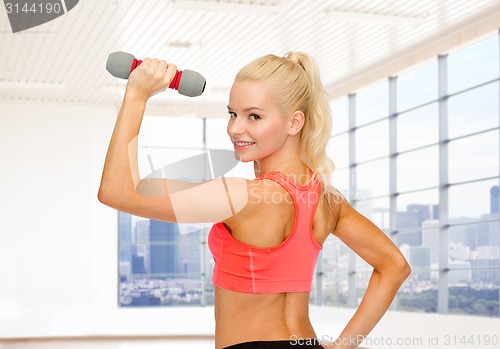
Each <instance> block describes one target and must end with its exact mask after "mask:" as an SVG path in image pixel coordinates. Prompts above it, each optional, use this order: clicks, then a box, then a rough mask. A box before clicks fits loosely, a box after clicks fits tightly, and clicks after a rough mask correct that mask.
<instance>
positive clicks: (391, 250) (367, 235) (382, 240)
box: [332, 199, 406, 270]
mask: <svg viewBox="0 0 500 349" xmlns="http://www.w3.org/2000/svg"><path fill="white" fill-rule="evenodd" d="M332 234H333V235H335V236H337V237H338V238H339V239H340V240H342V241H343V242H344V243H345V244H346V245H347V246H348V247H349V248H351V249H352V250H353V251H354V252H355V253H356V254H357V255H359V256H360V257H361V258H362V259H363V260H365V261H366V262H367V263H368V264H370V265H371V266H373V268H374V269H375V270H382V269H385V268H387V267H389V268H391V267H395V266H397V267H399V266H401V265H402V264H406V260H405V259H404V257H403V255H402V254H401V252H400V251H399V249H398V248H397V247H396V245H395V244H394V243H393V242H392V241H391V239H389V237H388V236H387V235H386V234H385V233H384V232H383V231H382V230H380V229H379V228H378V227H377V226H376V225H375V224H374V223H372V222H371V221H370V220H369V219H367V218H366V217H364V216H363V215H362V214H360V213H359V212H357V211H356V210H355V209H354V208H353V207H352V206H351V205H350V204H349V202H348V201H347V200H345V199H344V200H343V201H342V203H341V208H340V213H339V218H338V221H337V225H336V227H335V229H334V231H333V232H332Z"/></svg>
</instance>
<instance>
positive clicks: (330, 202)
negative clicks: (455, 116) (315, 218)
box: [324, 185, 349, 232]
mask: <svg viewBox="0 0 500 349" xmlns="http://www.w3.org/2000/svg"><path fill="white" fill-rule="evenodd" d="M324 201H325V203H324V205H325V206H326V208H327V210H328V216H329V218H330V222H331V223H330V226H331V228H330V230H329V231H330V232H333V231H334V230H335V228H336V227H337V225H338V222H339V219H340V216H341V214H342V213H343V211H342V207H343V206H344V205H345V204H349V203H348V201H347V200H346V198H345V197H344V195H342V193H341V192H340V191H339V190H338V189H337V188H335V187H334V186H332V185H330V186H329V188H328V191H327V194H326V200H324Z"/></svg>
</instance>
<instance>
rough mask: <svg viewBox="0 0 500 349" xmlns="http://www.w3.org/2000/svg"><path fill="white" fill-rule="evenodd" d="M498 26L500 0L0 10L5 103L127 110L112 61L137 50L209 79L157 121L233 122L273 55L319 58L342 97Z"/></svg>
mask: <svg viewBox="0 0 500 349" xmlns="http://www.w3.org/2000/svg"><path fill="white" fill-rule="evenodd" d="M498 28H500V0H418V1H417V0H414V1H411V0H384V1H382V0H357V1H347V0H323V1H320V0H309V1H305V0H219V1H217V0H189V1H187V0H80V1H79V3H78V5H77V6H76V7H74V8H73V9H72V10H71V11H69V12H68V13H67V14H65V15H63V16H61V17H59V18H57V19H55V20H53V21H50V22H48V23H46V24H42V25H40V26H38V27H35V28H32V29H28V30H25V31H21V32H18V33H15V34H14V33H12V30H11V27H10V24H9V21H8V17H7V14H6V11H4V10H3V8H0V48H1V50H0V100H6V101H13V102H20V103H26V102H46V103H52V104H54V103H71V104H101V105H114V106H118V105H119V103H120V101H121V98H122V96H123V92H124V86H125V83H126V82H125V80H121V79H117V78H114V77H112V76H111V75H109V74H108V72H107V71H106V70H105V65H106V59H107V56H108V54H109V53H111V52H113V51H125V52H130V53H132V54H134V55H135V56H136V57H137V58H141V59H142V58H143V57H146V56H147V57H157V58H161V59H165V60H167V61H169V62H173V63H175V64H176V65H177V66H178V68H179V69H180V70H182V69H191V70H196V71H199V72H200V73H201V74H203V75H204V76H205V78H206V79H207V87H206V89H205V92H204V94H203V95H202V96H200V97H194V98H189V97H185V96H181V95H179V94H177V93H176V92H174V91H167V92H165V93H162V94H160V95H157V96H155V97H153V98H152V99H151V101H150V103H149V107H148V111H149V112H150V113H151V114H159V115H179V114H188V113H194V114H195V115H197V116H200V117H218V116H220V117H225V112H224V109H225V105H226V104H227V98H228V92H229V89H230V87H231V83H232V80H233V78H234V76H235V74H236V73H237V71H238V69H239V68H240V67H242V66H243V65H244V64H246V63H247V62H249V61H250V60H252V59H254V58H256V57H258V56H261V55H264V54H267V53H275V54H278V55H282V54H284V53H286V52H287V51H306V52H309V53H311V54H312V55H313V56H314V57H315V58H316V60H317V62H318V65H319V67H320V72H321V76H322V80H323V83H324V85H325V86H326V88H327V91H328V92H329V94H330V96H331V97H332V98H336V97H339V96H341V95H343V94H345V93H347V92H349V91H353V90H355V89H356V88H359V87H361V86H363V85H366V84H369V83H372V82H374V81H376V80H377V79H380V78H383V77H385V76H388V75H391V74H395V73H396V72H399V71H402V70H404V69H406V68H408V67H410V66H412V65H414V64H416V63H420V62H423V61H425V60H426V59H430V58H432V57H435V55H436V54H443V53H446V52H447V51H449V50H451V49H453V48H455V47H457V46H458V45H462V44H465V43H467V42H470V41H472V40H477V39H479V38H481V37H483V36H485V35H488V34H491V33H493V32H494V31H495V30H498ZM0 112H1V111H0Z"/></svg>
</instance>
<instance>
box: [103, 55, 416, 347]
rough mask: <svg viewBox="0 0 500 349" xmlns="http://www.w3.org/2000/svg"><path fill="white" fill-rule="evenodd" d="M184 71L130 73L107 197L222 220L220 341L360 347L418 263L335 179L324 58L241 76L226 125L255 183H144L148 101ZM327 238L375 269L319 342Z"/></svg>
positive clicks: (214, 242) (214, 243) (303, 58)
mask: <svg viewBox="0 0 500 349" xmlns="http://www.w3.org/2000/svg"><path fill="white" fill-rule="evenodd" d="M175 71H176V67H175V65H173V64H167V63H166V62H164V61H158V60H155V59H145V60H144V62H143V63H142V64H141V65H140V66H139V68H137V69H136V70H135V71H133V72H132V74H131V75H130V77H129V80H128V83H127V89H126V93H125V97H124V101H123V104H122V107H121V109H120V112H119V115H118V120H117V123H116V127H115V130H114V132H113V136H112V138H111V142H110V146H109V150H108V154H107V157H106V162H105V166H104V171H103V176H102V182H101V188H100V190H99V200H100V201H101V202H103V203H104V204H106V205H109V206H111V207H114V208H116V209H118V210H121V211H124V212H128V213H131V214H134V215H138V216H143V217H147V218H151V219H158V220H164V221H169V222H179V223H183V222H208V221H210V222H217V223H216V224H214V225H213V227H212V230H211V231H210V234H209V247H210V249H211V251H212V254H213V255H214V260H215V268H214V276H213V282H214V286H215V318H216V334H215V340H216V343H215V346H216V348H233V349H236V348H300V347H310V348H322V347H323V348H355V347H357V346H358V345H359V344H360V342H361V339H362V338H364V337H365V336H366V335H367V334H368V333H369V332H370V331H371V330H372V328H373V327H374V326H375V325H376V323H377V322H378V321H379V320H380V318H381V317H382V316H383V314H384V313H385V312H386V310H387V308H388V307H389V305H390V303H391V301H392V300H393V298H394V296H395V294H396V292H397V290H398V289H399V287H400V286H401V284H402V283H403V281H404V280H405V279H406V277H407V276H408V275H409V272H410V269H409V266H408V264H407V262H406V260H405V259H404V257H403V256H402V255H401V253H400V252H399V250H398V249H397V247H396V246H395V245H394V244H393V243H392V242H391V240H390V239H389V238H387V236H386V235H385V234H384V233H383V232H382V231H381V230H379V229H378V228H377V227H376V226H375V225H374V224H373V223H371V222H370V221H369V220H367V219H366V218H365V217H363V216H362V215H361V214H359V213H358V212H356V210H354V209H353V208H352V207H351V206H350V205H349V203H348V202H347V201H346V200H345V199H344V198H343V197H342V196H341V195H340V194H338V192H336V190H335V189H334V188H333V186H331V184H330V175H331V172H332V171H333V163H332V161H331V160H330V159H329V158H328V157H327V155H326V146H327V142H328V140H329V136H330V133H331V115H330V112H329V105H328V101H327V98H326V94H325V91H324V88H323V86H322V84H321V81H320V79H319V74H318V71H317V67H316V64H315V62H314V61H313V59H312V58H311V57H310V56H309V55H307V54H305V53H289V54H287V55H286V56H285V57H277V56H274V55H268V56H264V57H261V58H259V59H257V60H255V61H253V62H251V63H250V64H248V65H247V66H245V67H244V68H243V69H242V70H241V71H240V72H239V73H238V75H237V76H236V79H235V81H234V84H233V86H232V88H231V92H230V96H229V104H228V112H229V121H228V126H227V132H228V135H229V138H230V140H231V141H232V142H233V144H234V148H235V152H236V155H237V157H238V159H239V160H241V161H243V162H248V161H253V162H254V169H255V175H256V179H254V180H246V179H240V178H221V179H216V180H212V181H207V182H204V183H187V182H181V181H173V180H169V179H150V180H142V181H141V180H140V179H139V175H138V170H137V135H138V134H139V128H140V125H141V120H142V116H143V113H144V108H145V105H146V102H147V100H148V99H149V97H151V96H152V95H154V94H156V93H157V92H159V91H162V90H164V89H165V88H166V87H167V86H169V84H170V82H171V80H172V79H173V77H174V75H175ZM330 234H333V235H335V236H337V237H338V238H339V239H341V240H342V241H343V242H344V243H345V244H346V245H347V246H349V247H350V248H351V249H352V250H353V251H354V252H356V253H357V254H358V255H359V256H360V257H361V258H363V259H364V260H365V261H367V262H368V263H369V264H370V265H371V266H373V269H374V270H373V274H372V277H371V279H370V282H369V284H368V287H367V289H366V293H365V295H364V297H363V300H362V302H361V303H360V305H359V308H358V309H357V311H356V313H355V314H354V316H353V317H352V319H351V320H350V321H349V323H348V324H347V326H346V327H345V329H344V330H343V332H342V333H341V334H340V336H339V337H338V339H337V340H336V341H334V342H332V343H326V342H323V343H320V342H319V340H307V339H314V338H316V337H317V336H316V333H315V332H314V329H313V327H312V326H311V323H310V320H309V316H308V304H309V293H310V290H311V283H312V278H313V272H314V266H315V263H316V259H317V256H318V253H319V251H320V250H321V248H322V244H323V243H324V241H325V240H326V239H327V237H328V236H329V235H330ZM292 338H293V341H292V340H291V339H292ZM299 339H301V340H299ZM298 343H307V344H304V345H303V346H300V345H298Z"/></svg>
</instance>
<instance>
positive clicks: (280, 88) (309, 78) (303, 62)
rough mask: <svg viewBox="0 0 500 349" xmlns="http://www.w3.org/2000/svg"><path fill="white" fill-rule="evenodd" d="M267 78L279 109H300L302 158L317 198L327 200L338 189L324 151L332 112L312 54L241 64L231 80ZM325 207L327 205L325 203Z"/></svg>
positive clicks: (268, 56)
mask: <svg viewBox="0 0 500 349" xmlns="http://www.w3.org/2000/svg"><path fill="white" fill-rule="evenodd" d="M243 80H254V81H255V80H268V81H271V82H272V83H274V84H276V89H275V90H276V98H277V103H278V105H279V106H280V107H281V110H282V111H284V112H285V113H287V114H288V113H291V112H293V111H296V110H300V111H302V112H303V113H304V115H305V122H304V126H303V127H302V130H301V131H300V152H301V157H302V161H303V162H304V163H305V164H306V165H307V166H308V167H309V168H311V169H312V170H314V171H315V172H316V173H317V174H318V175H319V178H320V180H321V184H322V186H321V187H322V189H321V197H322V198H323V199H324V200H326V202H328V203H330V201H331V198H332V195H330V194H333V196H336V195H337V194H338V192H337V191H336V190H335V189H334V188H333V186H332V185H331V175H332V173H333V171H334V169H335V167H334V164H333V161H332V160H331V159H330V158H329V157H328V155H327V154H326V148H327V146H328V141H329V138H330V135H331V132H332V115H331V111H330V105H329V103H328V98H327V94H326V91H325V89H324V87H323V84H322V83H321V79H320V77H319V70H318V67H317V65H316V62H315V61H314V59H313V57H312V56H310V55H309V54H307V53H305V52H289V53H287V54H286V55H285V56H283V57H279V56H276V55H272V54H271V55H266V56H263V57H260V58H257V59H256V60H254V61H253V62H250V63H249V64H248V65H246V66H245V67H243V68H242V69H241V70H240V71H239V72H238V74H237V75H236V78H235V81H243ZM327 206H328V207H329V208H330V207H331V205H327Z"/></svg>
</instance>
